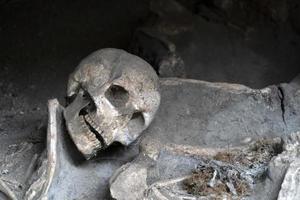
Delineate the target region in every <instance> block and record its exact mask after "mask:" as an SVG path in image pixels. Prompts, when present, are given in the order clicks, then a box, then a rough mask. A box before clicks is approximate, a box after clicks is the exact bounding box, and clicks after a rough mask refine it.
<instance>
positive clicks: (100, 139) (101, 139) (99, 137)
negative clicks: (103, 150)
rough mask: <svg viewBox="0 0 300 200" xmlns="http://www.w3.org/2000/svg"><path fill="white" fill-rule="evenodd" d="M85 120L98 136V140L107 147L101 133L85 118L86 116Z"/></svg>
mask: <svg viewBox="0 0 300 200" xmlns="http://www.w3.org/2000/svg"><path fill="white" fill-rule="evenodd" d="M84 121H85V123H86V125H87V126H88V128H89V129H90V131H91V132H92V133H93V134H94V135H95V136H96V138H97V140H99V142H100V143H101V146H102V147H105V146H106V144H105V142H104V139H103V138H102V136H101V135H100V133H99V132H98V131H97V130H96V129H95V128H94V127H93V126H92V125H91V124H90V123H89V122H88V121H87V120H86V119H85V118H84Z"/></svg>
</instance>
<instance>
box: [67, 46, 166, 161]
mask: <svg viewBox="0 0 300 200" xmlns="http://www.w3.org/2000/svg"><path fill="white" fill-rule="evenodd" d="M67 97H68V99H69V101H70V104H69V105H68V106H67V107H66V109H65V111H64V117H65V120H66V126H67V129H68V132H69V134H70V136H71V138H72V140H73V142H74V143H75V145H76V146H77V148H78V150H79V151H80V152H81V153H82V154H83V155H84V156H85V158H86V159H89V158H91V157H93V156H94V155H95V154H96V153H97V152H98V151H99V150H100V149H104V148H106V147H107V146H109V145H110V144H112V143H113V142H119V143H121V144H123V145H129V144H130V143H131V142H133V141H134V140H135V139H136V138H137V137H138V136H139V135H140V134H141V133H142V131H143V130H144V129H146V128H147V127H148V126H149V124H150V123H151V121H152V120H153V117H154V115H155V113H156V111H157V109H158V107H159V103H160V94H159V83H158V77H157V75H156V73H155V71H154V70H153V69H152V67H151V66H150V65H149V64H148V63H147V62H145V61H144V60H142V59H141V58H139V57H137V56H134V55H132V54H129V53H127V52H125V51H123V50H119V49H102V50H99V51H96V52H94V53H92V54H91V55H89V56H88V57H86V58H85V59H83V60H82V61H81V62H80V64H79V65H78V67H77V68H76V69H75V71H74V72H73V73H72V74H71V75H70V77H69V82H68V90H67Z"/></svg>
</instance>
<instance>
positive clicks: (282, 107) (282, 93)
mask: <svg viewBox="0 0 300 200" xmlns="http://www.w3.org/2000/svg"><path fill="white" fill-rule="evenodd" d="M277 88H278V97H279V99H280V107H281V115H282V121H283V123H284V124H285V125H286V121H285V106H284V100H285V99H284V98H285V97H284V91H283V88H282V87H281V86H278V87H277Z"/></svg>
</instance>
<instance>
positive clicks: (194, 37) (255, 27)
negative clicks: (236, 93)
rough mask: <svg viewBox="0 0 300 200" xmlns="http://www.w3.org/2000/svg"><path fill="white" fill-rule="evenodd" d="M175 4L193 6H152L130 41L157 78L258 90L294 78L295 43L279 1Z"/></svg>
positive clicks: (174, 3)
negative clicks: (214, 83) (172, 78)
mask: <svg viewBox="0 0 300 200" xmlns="http://www.w3.org/2000/svg"><path fill="white" fill-rule="evenodd" d="M179 2H182V4H188V3H191V4H193V3H194V5H191V8H190V9H189V10H188V9H186V8H185V7H183V6H182V5H181V4H180V3H178V1H175V0H168V1H166V0H164V1H152V6H151V10H152V12H153V15H154V17H153V18H151V20H149V23H147V24H146V25H145V26H143V27H141V28H139V29H138V30H137V31H136V34H135V37H134V40H133V42H132V43H133V44H132V51H133V52H134V53H135V54H137V55H139V56H141V57H142V58H144V59H146V60H147V61H148V62H149V63H150V64H152V66H154V67H155V68H156V70H157V71H158V73H159V74H160V75H161V76H163V77H174V76H176V77H187V78H193V79H200V80H206V81H218V82H220V81H222V82H230V83H240V84H244V85H247V86H249V87H254V88H262V87H265V86H268V85H271V84H278V83H280V82H289V81H290V80H291V79H292V78H293V77H294V76H295V74H297V73H300V71H299V67H298V63H299V56H298V53H297V52H299V50H300V46H299V42H300V40H299V36H298V35H297V33H296V32H295V31H293V29H292V28H291V24H290V23H289V21H287V20H286V17H285V12H287V7H288V6H289V5H287V4H288V3H287V2H286V1H285V0H279V1H276V3H272V2H271V1H268V0H266V1H242V2H240V1H235V0H229V1H211V2H210V3H204V2H203V1H197V0H196V1H179ZM197 2H198V3H197ZM214 4H215V5H214ZM209 5H210V6H209ZM266 5H267V6H266ZM197 6H198V7H201V8H199V9H198V8H197ZM260 6H261V7H260ZM187 7H188V6H187ZM195 10H196V11H195ZM193 12H195V13H193ZM262 12H268V13H262ZM245 13H247V14H245ZM272 18H276V19H272ZM280 19H282V20H280ZM249 20H250V21H249ZM277 22H278V23H277Z"/></svg>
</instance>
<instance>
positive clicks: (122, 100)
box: [105, 85, 129, 108]
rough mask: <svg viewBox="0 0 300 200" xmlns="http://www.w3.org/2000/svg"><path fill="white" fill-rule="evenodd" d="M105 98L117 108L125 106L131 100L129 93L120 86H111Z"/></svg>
mask: <svg viewBox="0 0 300 200" xmlns="http://www.w3.org/2000/svg"><path fill="white" fill-rule="evenodd" d="M105 97H106V98H107V99H108V100H109V101H110V103H111V104H112V105H113V106H115V107H117V108H119V107H123V106H125V105H126V103H127V101H128V100H129V94H128V91H127V90H125V89H124V88H123V87H121V86H119V85H112V86H110V87H109V88H108V90H107V91H106V92H105Z"/></svg>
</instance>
